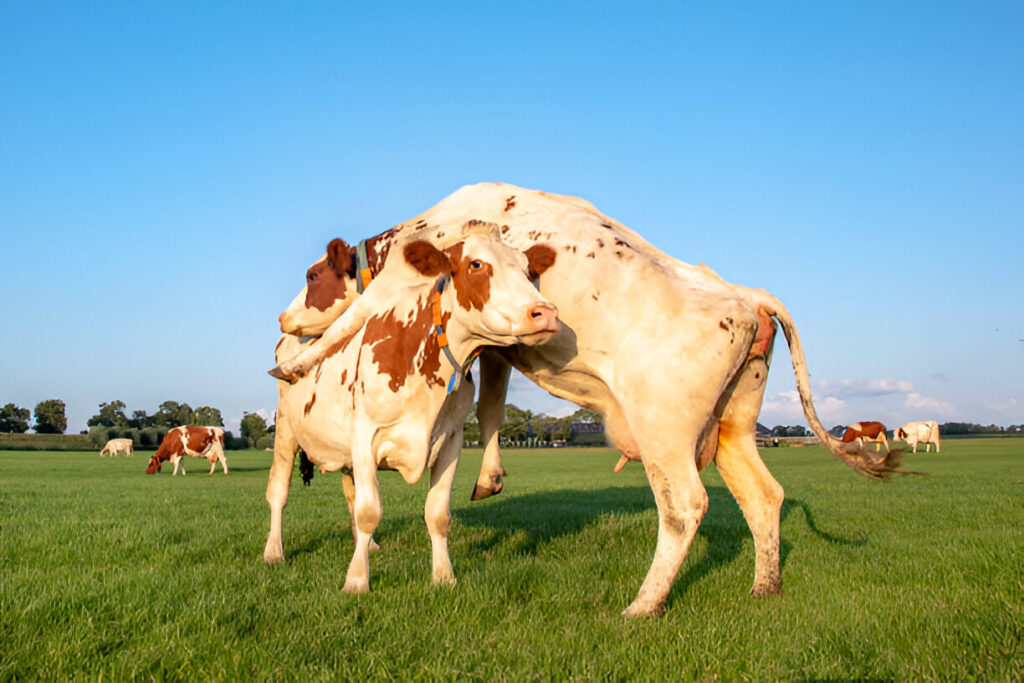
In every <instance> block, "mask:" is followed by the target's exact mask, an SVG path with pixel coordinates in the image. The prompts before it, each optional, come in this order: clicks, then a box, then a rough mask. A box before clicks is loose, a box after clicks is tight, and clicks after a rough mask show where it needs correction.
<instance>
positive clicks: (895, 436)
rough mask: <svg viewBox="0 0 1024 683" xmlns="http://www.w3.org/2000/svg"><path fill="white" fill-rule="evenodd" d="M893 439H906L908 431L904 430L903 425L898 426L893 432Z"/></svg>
mask: <svg viewBox="0 0 1024 683" xmlns="http://www.w3.org/2000/svg"><path fill="white" fill-rule="evenodd" d="M892 439H893V441H906V439H907V433H906V432H905V431H903V427H897V428H896V431H894V432H893V433H892Z"/></svg>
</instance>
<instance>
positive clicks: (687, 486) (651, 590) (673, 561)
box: [622, 430, 708, 617]
mask: <svg viewBox="0 0 1024 683" xmlns="http://www.w3.org/2000/svg"><path fill="white" fill-rule="evenodd" d="M638 431H639V430H638ZM638 441H639V442H640V448H641V452H642V453H643V454H644V460H643V463H644V469H645V470H646V471H647V479H648V481H650V484H651V489H652V490H653V491H654V500H655V502H656V503H657V505H658V543H657V546H656V547H655V550H654V559H653V560H652V562H651V568H650V569H649V570H648V571H647V577H646V578H645V579H644V583H643V585H642V586H641V587H640V591H639V592H638V593H637V595H636V598H634V599H633V602H632V603H631V604H630V605H629V607H627V608H626V609H625V610H624V611H623V612H622V614H623V615H624V616H628V617H649V616H661V615H662V614H663V613H664V610H665V600H666V599H667V598H668V593H669V591H670V590H671V588H672V583H673V582H674V581H675V578H676V574H677V573H678V572H679V567H680V565H682V563H683V560H684V559H685V558H686V553H687V552H688V551H689V549H690V544H691V543H692V542H693V538H694V536H696V534H697V527H699V526H700V522H701V520H702V519H703V518H704V514H705V513H706V512H707V509H708V494H707V491H705V490H704V485H703V484H702V483H701V481H700V476H699V475H698V473H697V467H696V464H695V462H694V453H695V450H696V446H697V444H696V443H695V442H694V441H693V440H687V441H686V442H684V443H682V444H679V443H678V442H677V443H674V444H671V447H670V446H669V444H657V446H656V447H654V448H651V449H648V448H646V447H645V443H644V442H645V441H646V440H645V439H643V438H641V439H638ZM651 452H653V453H656V455H652V456H649V455H647V454H648V453H651ZM665 454H667V455H665Z"/></svg>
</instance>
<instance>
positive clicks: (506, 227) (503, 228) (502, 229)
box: [501, 225, 512, 235]
mask: <svg viewBox="0 0 1024 683" xmlns="http://www.w3.org/2000/svg"><path fill="white" fill-rule="evenodd" d="M511 229H512V228H510V227H508V226H507V225H503V226H501V234H502V235H504V234H505V233H507V232H508V231H509V230H511Z"/></svg>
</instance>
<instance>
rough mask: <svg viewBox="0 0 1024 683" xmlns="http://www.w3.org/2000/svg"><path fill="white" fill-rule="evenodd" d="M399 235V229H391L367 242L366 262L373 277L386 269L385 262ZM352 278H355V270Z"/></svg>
mask: <svg viewBox="0 0 1024 683" xmlns="http://www.w3.org/2000/svg"><path fill="white" fill-rule="evenodd" d="M397 233H398V228H397V227H395V228H390V229H389V230H385V231H384V232H382V233H381V234H379V235H377V236H375V237H371V238H369V239H367V240H366V261H367V263H368V264H369V268H370V275H372V276H373V277H377V275H379V274H380V271H381V270H382V269H383V268H384V261H385V260H387V258H388V252H390V251H391V245H392V244H394V241H395V235H396V234H397ZM353 253H354V250H353ZM352 276H353V277H355V271H354V270H353V272H352Z"/></svg>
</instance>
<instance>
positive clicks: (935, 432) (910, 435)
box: [892, 420, 942, 453]
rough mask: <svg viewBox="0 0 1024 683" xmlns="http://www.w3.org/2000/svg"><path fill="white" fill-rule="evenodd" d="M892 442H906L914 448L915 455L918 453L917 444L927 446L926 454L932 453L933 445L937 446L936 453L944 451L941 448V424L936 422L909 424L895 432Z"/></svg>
mask: <svg viewBox="0 0 1024 683" xmlns="http://www.w3.org/2000/svg"><path fill="white" fill-rule="evenodd" d="M892 440H893V441H906V442H907V445H908V446H911V447H913V449H914V452H915V453H917V444H919V443H923V444H925V447H924V450H925V453H930V452H931V450H932V444H935V452H936V453H939V452H941V450H942V449H941V447H940V446H939V423H938V422H936V421H935V420H925V421H923V422H908V423H907V424H905V425H903V426H902V427H898V428H897V429H896V431H895V432H893V434H892Z"/></svg>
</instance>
